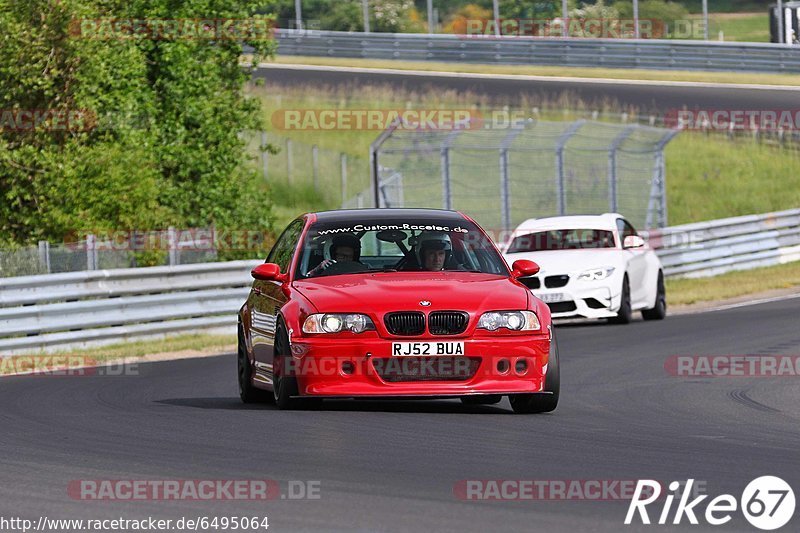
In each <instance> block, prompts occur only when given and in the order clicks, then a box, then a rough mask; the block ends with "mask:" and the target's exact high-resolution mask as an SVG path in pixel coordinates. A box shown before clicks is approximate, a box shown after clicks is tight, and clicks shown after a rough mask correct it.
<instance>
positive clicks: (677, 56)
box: [276, 29, 800, 73]
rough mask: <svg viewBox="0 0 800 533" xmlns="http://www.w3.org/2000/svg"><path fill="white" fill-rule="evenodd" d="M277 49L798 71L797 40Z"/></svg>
mask: <svg viewBox="0 0 800 533" xmlns="http://www.w3.org/2000/svg"><path fill="white" fill-rule="evenodd" d="M276 34H277V38H278V54H279V55H303V56H325V57H357V58H364V59H400V60H407V61H442V62H453V63H491V64H505V65H551V66H572V67H605V68H650V69H659V70H664V69H666V70H719V71H734V72H783V73H800V46H795V47H793V46H787V45H781V44H771V43H734V42H717V41H682V40H662V39H639V40H633V39H583V38H581V39H577V38H544V37H494V36H464V35H428V34H413V33H405V34H400V33H354V32H340V31H317V30H289V29H280V30H276Z"/></svg>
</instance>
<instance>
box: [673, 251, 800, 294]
mask: <svg viewBox="0 0 800 533" xmlns="http://www.w3.org/2000/svg"><path fill="white" fill-rule="evenodd" d="M793 287H798V288H800V261H795V262H793V263H787V264H785V265H777V266H771V267H764V268H757V269H753V270H747V271H741V272H728V273H727V274H722V275H719V276H714V277H710V278H697V279H667V300H668V302H669V304H670V305H686V304H693V303H699V302H712V301H717V300H723V299H726V298H736V297H737V296H746V295H749V294H756V293H759V292H763V291H768V290H772V289H789V288H793Z"/></svg>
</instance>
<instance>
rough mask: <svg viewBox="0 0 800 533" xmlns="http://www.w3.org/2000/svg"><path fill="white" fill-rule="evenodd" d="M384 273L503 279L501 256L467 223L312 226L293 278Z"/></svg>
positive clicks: (504, 268) (408, 221) (424, 222)
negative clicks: (471, 274)
mask: <svg viewBox="0 0 800 533" xmlns="http://www.w3.org/2000/svg"><path fill="white" fill-rule="evenodd" d="M387 271H455V272H482V273H486V274H497V275H503V276H507V275H508V268H507V267H506V265H505V261H503V258H502V257H501V256H500V255H499V254H498V253H497V251H496V250H495V249H494V247H493V245H492V244H491V242H490V241H489V239H488V238H487V237H486V236H485V235H484V234H483V233H482V232H481V231H480V230H478V228H477V227H476V226H475V225H474V224H472V223H470V222H468V221H466V220H462V221H457V222H456V223H455V224H453V225H444V224H443V223H442V222H441V221H439V222H430V221H424V220H402V221H381V220H368V221H361V220H359V221H358V222H357V223H356V222H355V221H354V223H353V224H348V223H338V222H337V223H326V224H323V223H316V224H314V225H313V226H312V227H311V228H310V229H309V231H308V233H307V234H306V237H305V240H304V241H303V246H302V251H301V255H300V260H299V261H298V266H297V272H296V277H297V278H314V277H319V276H332V275H340V274H356V273H365V272H387Z"/></svg>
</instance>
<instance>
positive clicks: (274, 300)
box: [250, 219, 304, 382]
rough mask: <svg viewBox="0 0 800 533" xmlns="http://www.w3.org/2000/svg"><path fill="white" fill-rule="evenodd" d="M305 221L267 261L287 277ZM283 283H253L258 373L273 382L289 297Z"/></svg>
mask: <svg viewBox="0 0 800 533" xmlns="http://www.w3.org/2000/svg"><path fill="white" fill-rule="evenodd" d="M303 224H304V221H303V220H301V219H298V220H295V221H294V222H292V223H291V224H290V225H289V226H288V227H287V228H286V229H285V230H284V232H283V233H282V234H281V236H280V237H279V238H278V241H277V242H276V243H275V246H273V247H272V250H271V251H270V253H269V256H268V257H267V263H276V264H277V265H278V266H280V268H281V273H286V272H287V271H288V269H289V265H290V264H291V262H292V255H293V254H294V250H295V248H297V241H298V240H299V238H300V235H301V233H302V231H303ZM281 285H282V283H281V282H278V281H260V280H255V282H253V288H252V290H251V291H250V310H251V311H250V336H251V339H250V340H251V343H252V346H253V358H254V359H255V367H256V372H257V373H259V374H263V375H264V376H265V377H266V378H267V379H268V380H269V381H270V382H271V381H272V359H273V354H274V347H275V326H276V324H277V317H278V312H279V311H280V309H281V308H282V307H283V306H284V305H285V304H286V301H287V297H286V295H285V294H284V293H283V291H282V290H281Z"/></svg>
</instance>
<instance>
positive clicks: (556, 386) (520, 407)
mask: <svg viewBox="0 0 800 533" xmlns="http://www.w3.org/2000/svg"><path fill="white" fill-rule="evenodd" d="M560 391H561V370H560V364H559V360H558V341H557V340H556V332H555V330H553V339H552V340H551V341H550V356H549V357H548V363H547V375H546V376H545V378H544V391H543V392H547V393H550V394H511V395H509V396H508V400H509V401H510V402H511V408H512V409H513V410H514V412H515V413H517V414H529V413H549V412H551V411H554V410H555V408H556V407H557V406H558V395H559V392H560Z"/></svg>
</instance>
